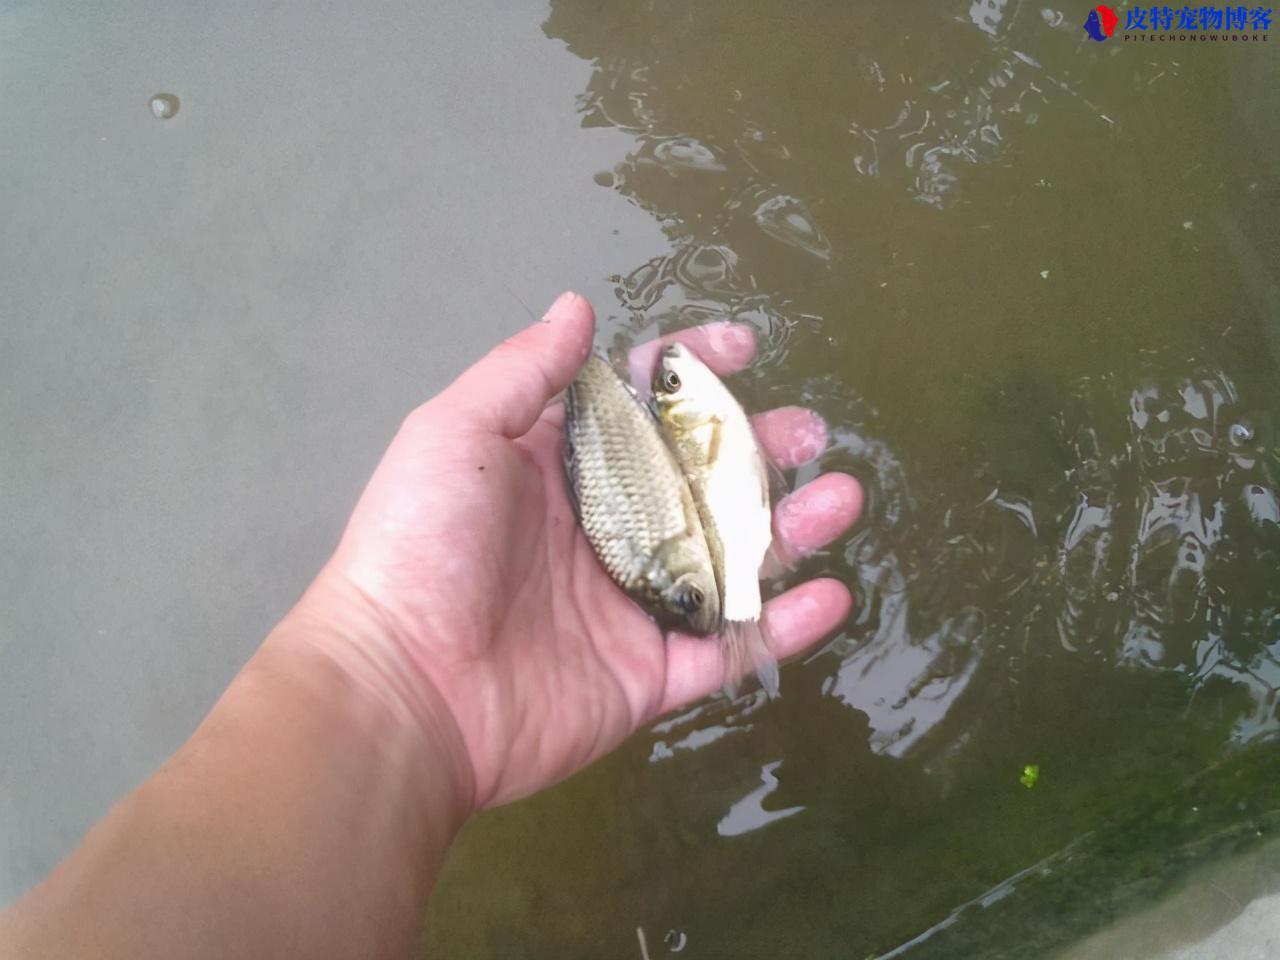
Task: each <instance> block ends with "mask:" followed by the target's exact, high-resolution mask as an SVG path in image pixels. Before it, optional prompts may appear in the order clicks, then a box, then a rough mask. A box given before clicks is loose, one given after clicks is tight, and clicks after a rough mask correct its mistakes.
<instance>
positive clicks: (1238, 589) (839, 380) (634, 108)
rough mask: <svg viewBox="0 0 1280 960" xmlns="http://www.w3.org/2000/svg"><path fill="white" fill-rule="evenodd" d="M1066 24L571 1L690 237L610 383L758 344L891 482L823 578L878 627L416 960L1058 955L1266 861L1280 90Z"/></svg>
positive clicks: (793, 6)
mask: <svg viewBox="0 0 1280 960" xmlns="http://www.w3.org/2000/svg"><path fill="white" fill-rule="evenodd" d="M1083 17H1084V8H1081V9H1080V10H1078V11H1077V10H1076V9H1075V8H1071V9H1066V8H1064V9H1063V10H1061V11H1059V10H1057V9H1050V8H1043V9H1042V8H1039V7H1035V6H1034V5H1032V4H1029V3H1019V2H1018V0H1010V2H1008V3H1001V2H998V0H989V2H985V3H976V4H973V5H972V6H971V5H970V4H969V3H967V2H959V3H956V2H949V3H947V4H944V5H943V6H941V7H939V6H938V5H936V4H925V3H923V2H907V3H901V2H894V3H889V2H876V3H870V4H858V5H855V6H849V5H845V4H832V3H818V2H798V3H797V2H791V3H785V4H784V3H770V2H752V3H746V4H702V5H690V4H684V3H674V2H661V0H655V2H651V3H647V4H634V5H631V4H628V5H621V4H619V5H613V4H602V3H599V2H598V0H554V2H553V3H552V12H551V15H550V18H549V20H548V21H547V24H546V27H545V29H546V32H547V34H548V35H549V36H550V37H551V38H553V39H556V40H560V41H563V42H564V43H565V44H566V45H567V46H568V49H569V50H570V51H571V52H572V53H573V54H575V55H576V56H578V57H581V58H583V59H585V60H587V61H589V62H591V63H592V64H593V67H594V70H593V74H592V77H591V79H590V82H589V84H588V86H587V89H586V90H585V91H584V92H583V94H582V96H581V98H580V99H579V102H578V104H577V107H578V110H579V111H580V113H581V115H582V122H583V124H584V125H585V126H589V127H590V126H605V127H612V128H616V129H620V130H624V131H627V132H629V133H630V134H631V135H632V136H633V137H634V146H633V149H632V150H631V152H630V153H628V154H627V155H626V156H625V157H619V158H618V162H617V164H616V166H615V167H614V168H613V169H611V170H607V171H601V173H600V174H599V176H598V177H597V182H598V183H599V184H600V185H601V187H602V188H605V189H612V190H616V191H619V192H620V193H621V194H623V195H624V196H626V197H627V198H629V199H630V200H631V201H632V202H634V203H635V204H637V205H639V206H640V207H642V208H643V209H645V210H647V211H649V212H650V213H651V214H652V215H653V216H654V217H655V218H657V220H658V221H659V222H660V223H661V224H662V226H663V228H664V230H665V232H666V234H667V236H668V238H669V241H670V249H668V250H667V251H655V256H654V257H653V259H651V260H649V261H648V262H646V263H643V264H635V265H622V266H623V267H624V268H626V269H625V270H624V272H621V273H620V274H619V276H618V277H617V278H616V284H617V303H616V304H615V305H613V308H612V309H610V308H609V306H608V305H603V304H602V305H600V307H601V309H600V313H601V316H602V340H603V342H602V346H603V347H605V348H612V349H619V350H621V349H625V348H626V347H627V346H628V345H630V344H632V343H635V342H638V341H640V340H643V339H646V338H649V337H651V336H653V335H655V334H656V333H657V332H658V331H666V330H670V329H675V328H679V327H683V326H687V325H691V324H696V323H703V322H706V321H709V320H722V319H732V320H737V321H741V322H745V323H749V324H751V325H753V326H754V327H755V328H756V330H757V331H758V333H759V334H760V338H761V342H762V353H761V357H760V360H759V362H758V363H757V364H756V365H755V366H754V367H753V368H752V369H751V370H750V371H748V372H746V373H744V374H742V375H740V376H739V377H738V378H737V379H736V380H735V386H736V388H737V389H738V390H739V391H740V393H741V395H742V396H743V398H744V400H745V401H746V402H747V405H748V406H749V407H750V408H751V409H764V408H766V407H769V406H773V405H778V404H783V403H796V402H803V403H807V404H809V405H811V406H813V407H814V408H816V409H817V410H818V411H819V412H820V413H821V414H822V415H823V416H824V417H825V418H826V420H827V422H828V424H829V425H830V428H831V434H832V443H831V446H830V448H829V449H828V451H827V453H826V454H825V456H824V457H823V459H822V462H821V468H822V469H824V470H846V471H848V472H850V473H853V474H854V475H856V476H857V477H859V479H861V480H862V481H863V483H864V485H865V486H866V488H867V491H868V494H869V500H868V508H867V515H866V518H865V520H864V521H863V522H862V523H861V524H860V525H859V527H858V528H857V529H856V530H855V531H854V532H853V534H852V535H851V536H850V537H848V538H847V539H845V540H844V541H842V542H840V543H837V544H835V545H833V547H832V548H831V549H829V550H828V551H826V552H824V553H823V554H821V555H819V556H817V557H814V558H811V559H810V560H808V561H806V562H805V563H804V565H803V566H802V568H801V569H800V570H799V571H797V576H809V575H814V574H827V575H832V576H837V577H840V578H841V579H843V580H844V581H846V582H847V583H849V584H850V585H851V587H852V588H853V589H854V591H855V594H856V596H857V598H858V605H857V609H856V612H855V614H854V615H853V617H852V618H851V620H850V622H849V623H848V624H847V625H846V627H845V629H844V630H843V631H842V632H841V633H840V634H839V635H838V636H837V637H835V638H834V639H833V640H832V641H831V642H829V643H828V644H826V645H825V646H824V647H823V648H821V649H820V650H819V651H817V652H815V653H813V654H812V655H810V656H809V657H808V658H806V659H805V660H804V661H803V662H801V663H798V664H793V665H791V666H789V667H788V668H787V669H786V671H785V672H784V674H783V691H784V695H783V698H782V699H781V700H780V701H779V702H776V703H772V704H766V703H762V702H760V701H758V700H756V699H752V698H746V699H743V700H740V701H738V702H736V703H733V704H729V703H726V702H724V701H722V700H721V701H709V702H705V703H703V704H700V705H698V706H696V707H694V708H692V709H691V710H689V711H688V712H686V713H684V714H682V715H679V716H676V717H673V718H668V719H666V720H664V721H663V722H662V723H660V724H658V725H657V726H655V727H654V728H653V729H652V730H651V731H648V732H645V733H642V734H641V735H639V736H637V737H636V738H634V739H633V741H632V742H631V743H630V744H629V745H628V746H627V747H626V748H624V749H623V750H622V751H620V752H619V753H618V754H616V755H615V756H613V757H612V758H610V759H609V760H607V761H606V762H604V763H602V764H600V765H598V766H597V767H595V768H593V769H592V770H590V771H587V772H586V773H584V774H582V775H580V776H579V777H577V778H575V779H574V780H573V781H571V782H570V783H568V784H566V785H565V786H564V787H562V788H559V789H557V790H555V791H552V792H550V793H548V794H546V795H543V796H541V797H539V798H536V799H534V800H532V801H530V802H527V803H524V804H521V805H518V806H516V807H513V808H511V809H507V810H502V811H496V812H494V813H492V814H489V815H487V816H486V817H484V818H481V820H480V821H478V822H477V823H476V824H475V825H474V827H473V828H472V829H470V830H469V831H468V833H467V834H466V836H465V837H464V839H463V843H462V849H461V850H459V851H458V856H456V857H454V858H453V860H452V862H451V864H450V867H449V870H448V872H447V873H446V876H445V879H444V881H443V883H442V885H441V889H440V891H439V894H438V896H437V897H436V900H435V902H434V903H433V913H432V916H431V918H430V924H431V930H432V932H431V934H430V940H431V942H430V944H429V947H430V950H431V951H432V953H433V955H436V956H471V957H488V956H493V957H504V958H512V957H531V958H533V957H537V958H542V957H547V958H550V957H556V958H561V960H563V958H567V957H598V956H612V957H627V956H641V946H640V943H639V940H638V938H637V933H636V928H637V927H640V928H641V929H642V930H643V931H644V940H645V947H644V949H645V950H646V951H647V953H648V955H649V956H650V957H657V956H659V955H667V954H668V953H676V952H680V953H685V954H687V955H691V956H698V957H722V956H738V957H755V956H776V955H795V956H841V957H852V958H862V957H867V956H881V955H890V956H908V957H935V956H936V957H955V956H964V957H1014V956H1042V955H1044V954H1045V952H1046V951H1047V950H1050V949H1052V948H1054V947H1057V946H1061V945H1065V944H1067V943H1070V942H1073V941H1075V940H1077V939H1079V938H1080V937H1082V936H1084V935H1086V934H1087V933H1089V932H1090V931H1092V930H1094V929H1096V928H1097V927H1098V926H1100V925H1102V924H1104V923H1105V922H1107V921H1108V920H1111V919H1114V918H1116V917H1119V916H1122V915H1124V914H1126V913H1128V912H1130V911H1131V910H1133V909H1136V908H1138V907H1141V906H1143V905H1145V904H1147V903H1149V902H1151V901H1153V900H1155V899H1156V898H1158V897H1160V896H1162V895H1165V894H1168V893H1169V892H1171V891H1173V890H1175V889H1176V888H1177V885H1178V883H1179V881H1180V879H1181V878H1182V877H1183V876H1184V875H1185V873H1186V871H1187V870H1188V869H1189V868H1190V867H1191V866H1193V865H1195V864H1199V863H1202V862H1205V861H1207V860H1213V859H1215V858H1218V857H1222V856H1226V855H1227V854H1229V853H1237V852H1239V851H1241V850H1246V849H1248V848H1249V846H1250V845H1251V844H1253V843H1255V842H1258V838H1259V837H1261V836H1264V835H1266V834H1267V833H1268V832H1271V831H1274V830H1275V829H1276V827H1277V826H1280V759H1278V758H1277V756H1276V752H1275V749H1274V741H1275V739H1276V736H1277V732H1278V731H1280V705H1278V698H1277V691H1278V690H1280V579H1278V571H1280V498H1278V496H1277V489H1278V488H1277V471H1278V469H1280V460H1278V459H1277V454H1276V442H1277V439H1280V438H1278V437H1277V436H1276V414H1277V412H1278V411H1280V396H1278V395H1277V389H1278V385H1280V378H1277V365H1278V364H1277V356H1278V355H1280V349H1278V348H1280V333H1278V331H1280V327H1278V326H1277V325H1278V324H1280V296H1278V295H1277V286H1276V276H1275V268H1274V265H1275V264H1276V263H1277V262H1280V259H1278V256H1277V255H1278V254H1280V237H1278V236H1277V229H1276V227H1275V224H1277V223H1280V176H1278V171H1277V167H1276V157H1277V155H1278V154H1277V151H1280V137H1278V136H1277V133H1276V130H1275V128H1274V126H1271V127H1268V126H1267V123H1266V122H1265V121H1259V118H1258V115H1257V113H1255V112H1254V111H1257V110H1261V109H1262V107H1261V104H1263V103H1264V102H1266V98H1267V97H1274V90H1275V79H1276V72H1277V71H1276V69H1275V68H1274V67H1259V66H1258V63H1259V62H1260V61H1259V60H1258V58H1263V59H1267V60H1268V62H1271V61H1270V60H1269V55H1270V54H1271V53H1272V51H1271V50H1269V49H1261V50H1258V49H1229V48H1228V49H1224V48H1222V47H1219V46H1216V45H1215V46H1212V47H1210V46H1208V45H1206V44H1194V45H1185V46H1180V47H1179V46H1172V47H1168V48H1161V49H1159V50H1155V49H1152V48H1151V45H1139V44H1128V45H1125V44H1122V43H1119V42H1115V41H1113V42H1108V43H1104V44H1098V43H1094V42H1092V41H1089V40H1088V39H1087V38H1086V37H1085V35H1084V33H1083V31H1082V30H1081V29H1080V23H1082V22H1083ZM1268 86H1269V89H1265V90H1264V89H1263V88H1264V87H1268ZM1273 108H1274V103H1272V104H1271V107H1270V108H1268V109H1270V110H1271V116H1273V117H1274V116H1275V111H1274V109H1273ZM815 473H816V470H815V469H805V470H801V471H800V472H799V475H798V476H797V477H796V478H795V481H796V482H797V483H800V482H804V481H805V480H807V479H810V478H811V477H812V476H813V475H814V474H815ZM1028 764H1035V765H1037V766H1038V767H1039V770H1040V777H1039V780H1038V781H1036V782H1035V784H1034V786H1032V787H1027V786H1025V785H1024V784H1023V783H1021V782H1020V775H1021V774H1022V773H1023V770H1024V767H1025V766H1026V765H1028ZM1276 885H1277V886H1280V877H1277V878H1276Z"/></svg>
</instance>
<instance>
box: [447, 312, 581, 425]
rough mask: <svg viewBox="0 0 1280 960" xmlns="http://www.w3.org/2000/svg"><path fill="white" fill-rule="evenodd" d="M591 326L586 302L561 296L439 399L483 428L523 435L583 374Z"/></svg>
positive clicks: (459, 379) (479, 362) (471, 369)
mask: <svg viewBox="0 0 1280 960" xmlns="http://www.w3.org/2000/svg"><path fill="white" fill-rule="evenodd" d="M595 325H596V316H595V313H594V312H593V311H592V309H591V304H590V303H588V302H587V299H586V297H583V296H580V295H578V294H576V293H562V294H561V295H560V296H559V298H558V299H557V300H556V302H555V303H553V304H552V305H551V308H550V309H549V310H547V313H546V315H545V316H544V317H543V318H542V319H541V320H539V321H538V322H536V323H534V324H531V325H530V326H528V327H525V329H523V330H521V331H520V332H519V333H517V334H516V335H515V336H513V337H510V338H508V339H507V340H504V341H503V342H502V343H500V344H498V345H497V346H496V347H494V348H493V349H492V350H490V351H489V353H488V354H487V355H486V356H484V357H483V358H482V359H481V360H479V361H478V362H477V363H475V364H472V366H471V367H470V368H469V369H467V370H466V372H464V373H463V374H462V376H460V377H458V379H457V380H455V381H454V382H453V383H452V384H451V385H450V386H449V387H448V388H447V389H446V390H445V391H444V392H443V393H442V394H440V396H439V397H438V398H437V399H438V401H439V402H441V403H443V404H447V405H449V406H451V407H455V408H457V409H459V410H460V411H462V412H464V413H465V415H466V416H467V417H468V418H469V419H470V420H471V421H472V422H473V423H474V424H475V425H476V426H478V427H480V428H481V429H484V430H488V431H491V432H493V433H498V434H501V435H503V436H505V437H509V438H511V439H513V440H514V439H515V438H516V437H520V436H523V435H524V434H526V433H528V432H529V430H530V428H531V427H532V426H533V425H534V423H535V422H536V421H537V419H538V417H539V416H541V414H542V411H543V410H544V409H545V408H546V406H547V404H548V403H550V402H551V399H552V398H553V397H554V396H555V395H556V394H558V393H559V392H560V391H561V390H563V389H564V388H565V387H567V386H568V385H569V384H570V382H571V381H572V380H573V378H574V377H575V376H576V375H577V373H578V370H579V369H581V367H582V364H583V363H584V362H585V361H586V359H587V355H588V354H589V353H590V352H591V341H592V338H593V336H594V335H595Z"/></svg>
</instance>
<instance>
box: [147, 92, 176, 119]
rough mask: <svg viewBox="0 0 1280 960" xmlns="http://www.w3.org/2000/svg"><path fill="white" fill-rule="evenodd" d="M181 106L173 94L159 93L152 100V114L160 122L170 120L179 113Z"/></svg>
mask: <svg viewBox="0 0 1280 960" xmlns="http://www.w3.org/2000/svg"><path fill="white" fill-rule="evenodd" d="M179 106H181V103H180V102H179V100H178V98H177V97H176V96H174V95H173V94H172V93H157V94H156V95H155V96H154V97H152V98H151V113H152V114H153V115H154V116H155V117H156V119H158V120H168V119H169V118H170V117H172V116H173V115H174V114H175V113H177V112H178V107H179Z"/></svg>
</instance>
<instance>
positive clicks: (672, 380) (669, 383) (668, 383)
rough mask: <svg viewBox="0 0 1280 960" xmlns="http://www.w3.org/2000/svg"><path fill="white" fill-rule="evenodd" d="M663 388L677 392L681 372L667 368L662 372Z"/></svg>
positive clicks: (668, 391) (669, 391) (670, 391)
mask: <svg viewBox="0 0 1280 960" xmlns="http://www.w3.org/2000/svg"><path fill="white" fill-rule="evenodd" d="M662 389H663V390H665V391H666V392H667V393H675V392H676V391H677V390H679V389H680V374H678V373H676V372H675V371H674V370H667V371H665V372H664V373H663V374H662Z"/></svg>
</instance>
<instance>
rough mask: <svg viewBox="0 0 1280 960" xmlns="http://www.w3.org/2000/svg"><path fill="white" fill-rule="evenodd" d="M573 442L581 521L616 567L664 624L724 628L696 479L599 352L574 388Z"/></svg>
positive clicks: (569, 421) (569, 431) (572, 470)
mask: <svg viewBox="0 0 1280 960" xmlns="http://www.w3.org/2000/svg"><path fill="white" fill-rule="evenodd" d="M565 444H566V449H565V472H566V474H567V476H568V480H569V490H570V494H571V498H572V500H573V502H574V508H575V510H576V511H577V514H578V522H579V523H580V524H581V526H582V529H583V531H584V532H585V533H586V535H587V540H588V541H590V543H591V546H592V548H593V549H594V550H595V553H596V556H597V557H599V559H600V562H601V563H602V564H603V565H604V568H605V570H606V571H608V573H609V576H610V577H612V578H613V581H614V582H615V583H617V584H618V586H620V587H621V588H622V589H623V590H625V591H626V592H627V594H628V595H629V596H630V597H631V598H632V599H634V600H635V601H636V602H637V603H639V604H640V606H641V607H643V608H644V609H645V611H647V612H648V613H649V614H651V615H652V616H653V617H654V618H655V619H656V620H657V621H658V622H659V623H661V624H662V625H664V626H669V627H674V628H678V629H681V630H685V631H688V632H690V633H694V634H699V635H705V634H708V633H713V632H715V631H716V630H717V629H718V628H719V625H720V594H719V590H718V588H717V585H716V578H715V572H714V570H713V569H712V565H711V553H710V550H709V548H708V546H707V539H706V535H705V534H704V532H703V529H702V522H701V519H700V518H699V515H698V511H697V508H696V507H695V505H694V502H693V497H692V494H691V493H690V491H689V485H688V483H686V481H685V479H684V476H683V475H682V474H681V472H680V467H679V464H677V462H676V459H675V457H674V456H673V454H672V452H671V450H670V449H669V448H668V447H667V445H666V443H665V442H664V441H663V439H662V436H661V434H659V432H658V427H657V423H656V422H655V420H654V416H653V413H652V411H651V410H650V409H649V408H648V407H647V406H645V405H644V404H643V403H641V402H640V400H639V398H638V397H637V396H636V395H635V392H634V391H632V389H631V388H630V387H629V386H628V385H627V384H626V383H624V382H623V381H622V379H621V378H620V377H619V376H618V375H617V373H615V372H614V370H613V368H612V367H610V366H609V365H608V364H607V363H606V362H605V361H604V360H602V359H600V358H599V357H596V356H592V357H590V358H589V359H588V360H587V362H586V365H585V366H584V367H583V368H582V371H581V372H580V373H579V374H578V377H577V379H576V380H574V382H573V383H572V384H571V385H570V386H569V389H568V390H567V391H566V394H565Z"/></svg>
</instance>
